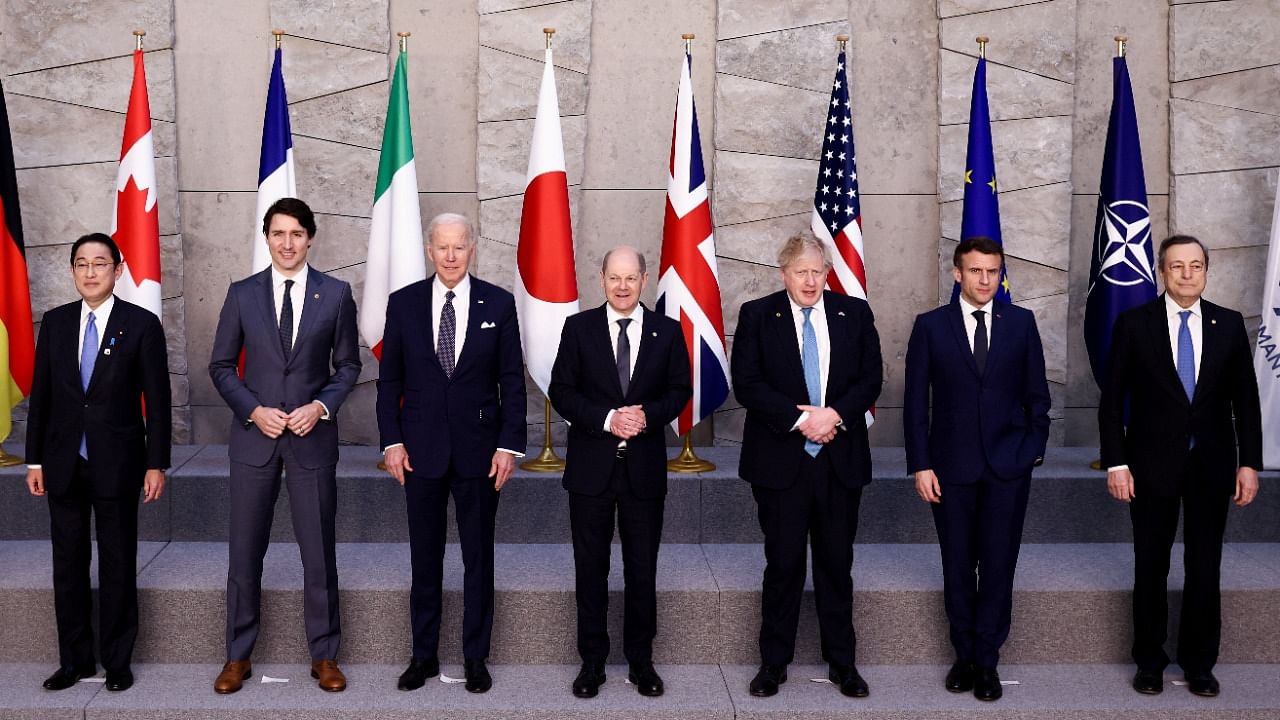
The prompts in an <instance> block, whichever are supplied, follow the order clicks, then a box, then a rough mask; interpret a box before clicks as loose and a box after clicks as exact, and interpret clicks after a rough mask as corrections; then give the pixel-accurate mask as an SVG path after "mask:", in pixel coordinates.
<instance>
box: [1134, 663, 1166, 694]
mask: <svg viewBox="0 0 1280 720" xmlns="http://www.w3.org/2000/svg"><path fill="white" fill-rule="evenodd" d="M1133 689H1134V690H1137V691H1138V692H1140V693H1142V694H1143V695H1159V694H1160V693H1161V692H1163V691H1164V673H1161V672H1157V671H1155V670H1143V669H1142V668H1138V672H1137V673H1135V674H1134V676H1133Z"/></svg>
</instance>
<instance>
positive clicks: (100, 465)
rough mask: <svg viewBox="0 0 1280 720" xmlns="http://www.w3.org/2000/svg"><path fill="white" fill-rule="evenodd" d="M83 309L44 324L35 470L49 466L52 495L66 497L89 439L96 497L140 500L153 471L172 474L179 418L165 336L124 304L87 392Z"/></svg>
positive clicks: (30, 422)
mask: <svg viewBox="0 0 1280 720" xmlns="http://www.w3.org/2000/svg"><path fill="white" fill-rule="evenodd" d="M81 302H82V301H80V300H77V301H76V302H72V303H67V304H66V305H61V306H59V307H56V308H54V309H52V310H50V311H48V312H46V313H45V314H44V319H43V321H42V322H41V323H40V338H39V342H37V343H36V364H35V375H34V377H33V379H32V383H31V398H30V401H29V404H28V409H27V462H29V463H31V464H33V465H36V464H39V465H41V466H42V468H43V471H44V480H45V486H46V488H47V489H48V490H49V492H50V493H52V494H55V495H60V494H62V493H65V492H67V491H68V490H69V489H70V486H71V476H72V473H73V472H74V470H75V464H76V459H77V457H78V456H79V454H80V437H81V435H82V434H83V435H84V437H85V440H86V443H87V450H88V454H89V458H90V465H89V467H90V469H91V472H90V473H89V476H90V482H91V483H92V485H93V490H94V493H95V494H98V495H103V496H120V495H127V494H136V493H137V492H138V490H139V489H140V488H141V487H142V479H143V476H144V475H145V474H146V471H147V470H148V469H158V470H164V469H167V468H168V467H169V438H170V432H171V428H170V425H171V412H172V411H171V409H170V404H171V403H170V396H169V360H168V352H167V350H166V346H165V338H164V328H163V327H162V326H161V325H160V321H159V320H158V319H157V318H156V316H155V315H152V314H151V312H150V311H148V310H145V309H143V308H140V307H138V306H137V305H134V304H132V303H129V302H125V301H124V300H121V299H120V298H116V299H115V306H114V307H113V308H112V310H111V317H110V318H109V319H108V320H107V324H106V327H103V328H101V332H102V335H101V338H102V346H101V349H99V351H98V359H97V360H96V361H95V362H94V366H93V376H92V377H91V378H90V379H89V389H88V390H87V391H86V390H84V389H83V388H82V387H81V384H80V353H79V350H78V349H77V346H78V345H79V342H80V308H81ZM143 400H145V405H146V417H145V419H144V417H143V402H142V401H143Z"/></svg>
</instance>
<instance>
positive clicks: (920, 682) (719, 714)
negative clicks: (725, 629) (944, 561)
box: [0, 663, 1280, 720]
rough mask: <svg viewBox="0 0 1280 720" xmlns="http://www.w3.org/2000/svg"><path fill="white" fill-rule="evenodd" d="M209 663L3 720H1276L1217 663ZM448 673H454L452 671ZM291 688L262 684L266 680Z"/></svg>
mask: <svg viewBox="0 0 1280 720" xmlns="http://www.w3.org/2000/svg"><path fill="white" fill-rule="evenodd" d="M219 669H220V665H217V664H197V665H158V664H148V663H139V664H136V665H134V668H133V670H134V677H135V684H134V686H133V688H132V689H130V690H128V691H127V692H122V693H111V692H107V691H106V690H104V689H103V686H102V685H101V683H95V682H82V683H81V684H79V685H78V686H77V687H75V688H70V689H68V690H64V691H62V692H57V693H51V692H46V691H44V690H42V689H41V688H40V682H41V681H42V680H43V678H44V677H45V676H46V675H47V674H48V673H49V672H50V671H51V670H52V668H51V667H50V666H47V665H33V664H10V665H0V678H2V679H3V683H4V687H5V693H3V695H0V720H7V719H9V718H14V719H18V718H21V719H22V720H29V719H31V718H41V719H49V720H55V719H60V718H66V719H67V720H71V719H72V718H75V719H76V720H80V719H81V718H85V719H90V720H112V719H115V718H121V719H122V720H124V719H127V720H149V719H151V718H156V719H157V720H158V719H160V718H163V719H165V720H215V719H217V718H228V719H232V718H234V719H236V720H258V719H261V720H277V719H278V718H286V719H288V720H292V719H293V718H308V719H315V720H339V719H341V720H346V719H348V718H350V719H352V720H356V719H361V720H363V719H364V718H371V717H376V718H380V719H384V720H400V719H401V718H405V719H407V718H418V717H424V716H427V715H430V716H432V717H449V718H463V719H470V718H475V719H476V720H481V719H482V718H483V719H487V718H494V717H502V718H507V719H508V720H534V719H541V718H570V719H581V720H596V719H597V718H601V719H605V720H622V719H624V718H626V719H634V720H650V719H653V720H657V719H658V718H675V719H679V720H734V719H738V720H748V719H756V718H758V719H759V720H775V719H776V720H784V719H786V720H794V719H802V720H810V719H812V720H819V719H820V718H821V719H826V718H868V719H870V718H893V719H894V720H970V719H972V720H990V719H992V718H1018V719H1026V720H1030V719H1032V718H1035V719H1036V720H1167V719H1170V718H1173V719H1175V720H1191V719H1192V718H1194V719H1195V720H1274V719H1275V718H1276V717H1277V716H1278V715H1280V693H1277V692H1276V690H1275V688H1276V686H1277V681H1280V666H1277V665H1219V666H1218V668H1217V670H1216V674H1217V676H1218V678H1219V679H1220V680H1221V682H1222V694H1221V695H1220V696H1219V697H1217V698H1211V699H1209V698H1200V697H1196V696H1194V695H1192V694H1191V693H1189V692H1187V691H1186V689H1185V688H1184V687H1179V686H1175V685H1173V684H1172V682H1173V681H1175V680H1176V679H1179V677H1180V674H1179V673H1177V672H1176V671H1175V669H1173V668H1171V669H1170V671H1169V672H1167V673H1166V674H1165V679H1166V684H1165V691H1164V693H1163V694H1161V695H1158V696H1154V697H1149V696H1142V695H1138V694H1137V693H1135V692H1134V691H1133V690H1132V689H1131V688H1130V687H1129V679H1130V676H1131V674H1132V670H1131V668H1130V667H1129V666H1127V665H1106V664H1080V665H1015V664H1008V665H1005V666H1003V667H1002V668H1001V677H1002V678H1003V679H1004V680H1005V682H1006V685H1005V695H1004V698H1003V699H1002V700H1000V701H999V702H997V703H983V702H979V701H977V700H975V699H974V698H973V697H972V695H967V694H960V695H952V694H951V693H948V692H946V691H945V690H944V689H943V688H942V677H943V675H944V674H945V672H946V667H945V666H939V665H869V664H864V665H863V666H862V667H861V668H860V669H861V672H862V674H863V676H864V677H865V678H866V679H867V682H868V684H869V685H870V686H871V695H870V697H868V698H865V699H861V700H855V699H852V698H846V697H844V696H842V695H840V694H839V693H838V692H836V690H835V688H833V687H832V686H831V685H828V684H825V683H816V682H809V679H810V678H822V677H824V676H825V675H826V668H825V666H821V665H792V666H791V668H790V669H789V672H788V675H789V679H788V681H787V683H785V684H784V685H783V686H782V687H781V688H780V691H779V693H778V695H777V696H775V697H772V698H755V697H751V696H750V695H749V694H748V693H747V683H748V682H749V681H750V678H751V676H752V674H754V672H755V668H754V667H752V666H736V665H725V666H720V665H662V664H659V666H658V671H659V672H660V673H661V674H662V676H663V679H664V681H665V685H666V693H665V694H664V695H663V696H662V697H660V698H645V697H641V696H640V695H638V694H637V693H635V692H634V691H633V690H632V688H631V687H630V686H629V685H627V684H626V683H625V678H626V667H625V666H623V665H612V666H609V667H608V668H607V669H606V674H607V676H608V680H607V681H606V682H605V684H604V685H603V686H602V687H601V688H600V695H599V696H598V697H596V698H594V699H591V700H580V699H577V698H575V697H573V696H572V695H571V694H570V692H569V685H570V683H571V682H572V681H573V677H574V674H575V673H576V672H577V666H576V665H572V664H571V665H491V666H490V671H491V672H492V674H493V678H494V685H493V689H492V690H490V691H489V692H488V693H485V694H483V695H473V694H471V693H468V692H467V691H466V690H465V689H464V688H463V687H462V686H461V685H457V684H444V683H439V682H435V681H429V682H428V683H427V685H426V686H425V687H423V688H422V689H420V690H416V691H414V692H399V691H397V690H396V689H395V678H396V676H397V675H398V674H399V672H400V671H401V670H402V669H403V668H402V667H401V666H400V665H385V664H383V665H361V664H346V665H344V671H345V673H346V675H347V680H348V686H347V690H346V691H345V692H342V693H325V692H322V691H320V690H319V689H317V688H316V686H315V682H314V681H313V680H312V679H311V678H310V676H309V668H308V666H306V665H303V664H291V665H269V664H263V665H255V666H254V676H253V678H252V679H251V680H250V681H249V682H248V683H247V684H246V685H245V687H244V689H243V690H241V691H240V692H238V693H236V694H234V695H226V696H223V695H217V694H215V693H214V692H213V690H212V687H211V686H212V684H213V678H214V677H215V676H216V674H217V672H218V670H219ZM443 670H444V672H445V674H447V675H451V676H455V677H457V676H461V674H462V673H461V668H460V667H450V666H446V667H444V668H443ZM264 675H265V676H268V677H272V678H276V679H280V680H288V682H273V683H265V684H264V683H262V682H261V679H262V677H263V676H264Z"/></svg>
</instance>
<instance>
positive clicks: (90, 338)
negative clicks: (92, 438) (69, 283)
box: [80, 313, 98, 460]
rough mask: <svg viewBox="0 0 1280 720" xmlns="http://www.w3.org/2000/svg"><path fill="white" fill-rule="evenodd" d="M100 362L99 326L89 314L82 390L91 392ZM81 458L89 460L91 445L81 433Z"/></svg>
mask: <svg viewBox="0 0 1280 720" xmlns="http://www.w3.org/2000/svg"><path fill="white" fill-rule="evenodd" d="M97 360H98V325H97V322H96V320H95V318H94V317H93V313H89V317H88V319H87V320H86V321H85V325H84V346H83V347H82V348H81V349H80V389H81V390H84V391H85V392H88V391H89V379H90V378H92V377H93V364H94V363H95V362H97ZM80 457H82V458H84V459H85V460H88V459H89V443H88V439H87V437H86V436H85V434H84V433H83V432H82V433H80Z"/></svg>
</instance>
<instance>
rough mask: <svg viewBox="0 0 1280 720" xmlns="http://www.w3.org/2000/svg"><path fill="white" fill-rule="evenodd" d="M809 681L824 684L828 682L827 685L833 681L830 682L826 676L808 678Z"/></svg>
mask: <svg viewBox="0 0 1280 720" xmlns="http://www.w3.org/2000/svg"><path fill="white" fill-rule="evenodd" d="M809 682H816V683H826V684H828V685H832V684H834V683H832V682H831V681H830V680H828V679H826V678H809Z"/></svg>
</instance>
